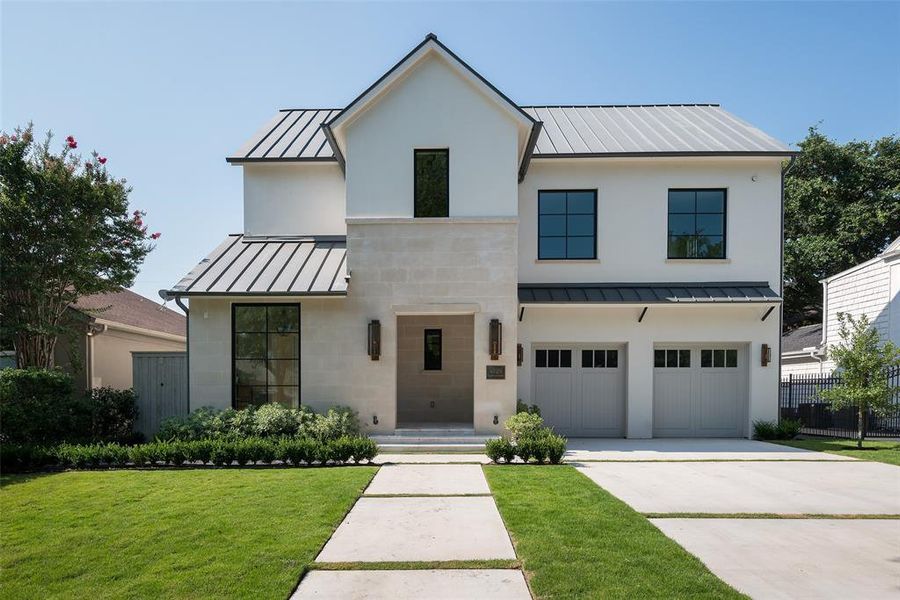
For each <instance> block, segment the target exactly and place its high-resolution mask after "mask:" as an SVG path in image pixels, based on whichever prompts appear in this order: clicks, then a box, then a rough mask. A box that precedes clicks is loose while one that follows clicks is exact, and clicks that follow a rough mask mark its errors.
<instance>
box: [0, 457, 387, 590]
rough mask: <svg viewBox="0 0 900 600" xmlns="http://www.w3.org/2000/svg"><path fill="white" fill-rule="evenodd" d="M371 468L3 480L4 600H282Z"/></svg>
mask: <svg viewBox="0 0 900 600" xmlns="http://www.w3.org/2000/svg"><path fill="white" fill-rule="evenodd" d="M375 470H376V469H375V467H352V468H351V467H346V468H319V469H313V468H309V469H259V470H254V469H243V470H231V469H221V470H220V469H210V470H184V471H174V470H173V471H137V470H123V471H93V472H69V473H58V474H41V475H25V476H13V477H4V478H3V479H2V489H0V588H2V589H3V594H2V595H3V596H4V597H6V598H72V597H80V598H91V599H92V600H98V599H100V598H214V597H215V598H235V597H253V598H279V599H281V598H286V597H288V596H289V595H290V593H291V591H292V590H293V588H294V586H296V584H297V581H298V580H299V579H300V576H301V574H302V572H303V571H304V569H305V568H306V567H307V565H309V564H310V563H311V562H312V561H313V559H314V558H315V556H316V554H317V553H318V552H319V549H320V548H321V547H322V545H323V544H324V543H325V541H326V540H327V539H328V537H329V536H330V535H331V533H332V532H333V531H334V529H335V527H337V525H338V524H339V523H340V521H341V519H342V518H343V516H344V515H345V514H346V512H347V511H348V510H349V508H350V507H351V506H352V504H353V502H354V501H355V500H356V498H357V497H358V496H359V495H360V494H361V493H362V490H363V489H364V488H365V486H366V485H367V484H368V482H369V481H370V480H371V478H372V476H373V475H374V473H375Z"/></svg>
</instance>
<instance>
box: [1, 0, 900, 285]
mask: <svg viewBox="0 0 900 600" xmlns="http://www.w3.org/2000/svg"><path fill="white" fill-rule="evenodd" d="M0 19H2V30H0V31H2V48H0V49H2V63H0V67H2V80H0V83H2V93H0V102H2V104H0V127H2V129H4V130H7V131H8V130H11V129H12V128H14V127H15V126H16V125H18V124H24V123H26V122H28V121H29V120H31V121H34V124H35V127H36V129H37V130H38V131H39V132H43V131H46V130H48V129H51V130H53V131H54V132H55V133H56V134H57V135H58V136H59V140H60V143H61V139H62V138H63V137H65V136H66V135H69V134H72V135H75V136H76V138H77V139H78V140H79V148H80V149H83V150H84V151H85V152H89V151H90V150H91V149H97V150H98V151H100V152H101V154H103V155H105V156H108V157H109V163H108V164H107V167H108V168H109V169H110V171H111V172H112V173H113V174H115V175H116V176H119V177H125V178H127V179H128V181H129V183H130V184H131V185H132V186H133V187H134V191H133V193H132V196H131V199H132V203H133V205H134V207H135V208H142V209H145V210H146V211H147V213H148V216H147V218H146V219H145V221H146V222H147V223H149V225H150V228H151V230H153V231H156V230H158V231H161V232H162V233H163V236H162V238H161V239H160V240H159V243H158V245H157V248H156V250H155V251H154V252H153V253H152V254H151V255H150V256H149V257H148V259H147V261H146V263H145V264H144V267H143V270H142V272H141V274H140V275H139V276H138V279H137V282H136V284H135V286H134V289H135V290H136V291H137V292H139V293H141V294H144V295H145V296H149V297H152V298H156V297H157V296H156V290H158V289H160V288H163V287H167V286H169V285H171V284H173V283H175V282H176V281H177V280H178V279H179V278H180V277H181V276H182V275H183V274H184V273H185V272H187V270H189V269H190V268H191V267H192V266H193V265H194V264H196V262H197V261H198V260H199V259H200V258H202V257H203V256H205V255H206V254H207V253H208V252H209V251H210V250H211V249H212V248H213V247H215V246H216V244H218V242H219V241H221V239H222V237H223V236H224V235H225V234H226V233H230V232H236V231H240V230H241V229H242V219H243V217H242V204H241V173H240V168H239V167H231V166H228V165H226V164H225V160H224V159H225V156H226V155H227V154H229V153H230V152H232V151H233V150H235V149H236V148H238V147H239V146H240V145H241V144H242V143H243V141H244V140H245V139H246V138H247V137H248V136H249V135H250V134H252V133H253V132H254V131H255V130H256V129H257V128H258V127H259V126H260V125H261V124H262V123H263V122H264V121H266V120H267V119H268V118H269V117H270V116H271V115H272V114H274V112H275V110H276V109H278V108H287V107H340V106H343V105H345V104H346V103H347V102H349V101H350V100H352V99H353V98H354V97H355V96H356V95H357V94H358V93H360V92H361V91H362V90H363V89H365V88H366V87H367V86H368V85H369V84H370V83H372V82H373V81H374V80H375V79H377V78H378V77H379V76H380V75H381V74H382V73H383V72H384V71H385V70H386V69H388V68H389V67H390V66H391V65H393V64H394V63H395V62H396V61H397V60H398V59H400V58H401V57H402V56H403V55H404V54H405V53H406V52H407V51H409V50H410V49H411V48H412V47H413V46H414V45H415V44H417V43H418V42H419V41H421V39H422V38H423V37H424V36H425V34H426V33H428V32H429V31H433V32H435V33H436V34H437V35H438V36H439V38H440V39H441V41H443V42H444V43H445V44H447V45H448V46H449V47H450V48H451V49H453V50H454V51H455V52H456V53H457V54H458V55H460V56H461V57H462V58H463V59H464V60H466V61H467V62H468V63H469V64H470V65H472V66H473V67H474V68H475V69H477V70H478V71H479V72H480V73H481V74H482V75H484V76H485V77H486V78H488V79H489V80H490V81H491V82H492V83H494V84H495V85H496V86H497V87H498V88H500V89H501V90H502V91H503V92H504V93H506V94H507V95H508V96H509V97H511V98H512V99H513V100H515V101H517V102H519V103H521V104H541V103H556V104H590V103H664V102H719V103H721V104H722V105H723V106H724V107H725V108H726V109H728V110H730V111H731V112H733V113H735V114H737V115H738V116H740V117H742V118H744V119H746V120H748V121H750V122H751V123H753V124H755V125H757V126H758V127H760V128H762V129H763V130H765V131H767V132H768V133H770V134H772V135H774V136H775V137H777V138H779V139H781V140H783V141H785V142H788V143H794V142H796V141H797V140H799V139H801V138H802V137H803V136H804V135H805V132H806V130H807V128H808V127H809V126H811V125H814V124H816V123H818V122H820V121H821V122H822V126H821V127H822V131H823V132H825V133H826V134H827V135H829V136H832V137H835V138H837V139H838V140H841V141H846V140H850V139H872V138H876V137H880V136H883V135H889V134H897V133H898V132H900V3H898V2H880V3H863V2H848V3H840V2H827V3H817V2H797V3H775V2H752V3H750V2H748V3H738V2H714V3H701V2H679V3H676V2H667V3H650V2H632V3H611V2H609V3H607V2H592V3H572V2H556V3H534V2H529V3H513V2H498V3H491V4H470V3H446V4H445V3H433V2H429V3H408V2H407V3H389V4H376V3H365V4H355V3H331V4H313V3H299V2H293V3H288V2H157V3H136V2H120V3H111V2H93V3H71V2H66V3H49V2H27V3H25V2H21V3H16V2H10V1H4V2H3V3H2V7H0Z"/></svg>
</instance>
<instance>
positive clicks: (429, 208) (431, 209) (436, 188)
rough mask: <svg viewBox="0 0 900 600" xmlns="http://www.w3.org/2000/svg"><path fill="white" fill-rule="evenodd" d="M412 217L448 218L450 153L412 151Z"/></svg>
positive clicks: (445, 150)
mask: <svg viewBox="0 0 900 600" xmlns="http://www.w3.org/2000/svg"><path fill="white" fill-rule="evenodd" d="M413 154H414V163H415V165H414V171H415V173H414V178H415V180H414V183H413V196H414V204H415V206H414V207H413V215H414V216H416V217H449V216H450V151H449V150H447V149H443V150H415V151H414V153H413Z"/></svg>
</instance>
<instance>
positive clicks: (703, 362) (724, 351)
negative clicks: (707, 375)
mask: <svg viewBox="0 0 900 600" xmlns="http://www.w3.org/2000/svg"><path fill="white" fill-rule="evenodd" d="M700 366H701V367H702V368H704V369H709V368H717V369H721V368H726V369H734V368H737V366H738V353H737V350H735V349H734V348H704V349H702V350H700Z"/></svg>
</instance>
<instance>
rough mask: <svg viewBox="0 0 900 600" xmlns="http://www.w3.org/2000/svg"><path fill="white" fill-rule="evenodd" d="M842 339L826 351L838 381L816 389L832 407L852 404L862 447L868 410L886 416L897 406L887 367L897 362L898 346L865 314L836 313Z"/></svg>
mask: <svg viewBox="0 0 900 600" xmlns="http://www.w3.org/2000/svg"><path fill="white" fill-rule="evenodd" d="M838 321H839V322H840V330H839V333H840V336H841V341H840V342H839V343H838V344H837V345H835V346H834V347H832V348H829V350H828V352H829V354H830V355H831V358H832V359H833V360H834V362H835V363H836V364H837V367H838V370H839V374H840V378H841V380H840V383H839V384H838V385H836V386H834V387H833V388H831V389H828V390H822V391H821V392H819V396H821V397H822V398H823V399H824V400H826V401H827V402H829V403H830V404H831V409H832V410H841V409H843V408H855V409H856V411H857V415H858V417H859V419H858V424H857V446H858V447H860V448H862V443H863V439H865V436H866V416H867V415H868V414H869V412H870V411H871V412H872V413H874V414H876V415H879V416H888V415H890V414H892V413H893V412H895V411H896V410H897V405H896V404H895V403H894V401H893V399H894V396H895V395H896V394H898V393H900V386H896V385H891V382H890V380H889V379H888V376H887V371H888V369H890V368H892V367H896V366H898V365H900V348H898V347H897V346H895V345H894V344H893V343H891V342H884V343H882V341H881V336H880V335H879V333H878V330H877V329H875V328H874V327H871V326H870V324H869V319H868V317H866V316H865V315H863V316H861V317H859V318H858V319H854V318H853V316H852V315H848V314H846V313H838Z"/></svg>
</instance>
